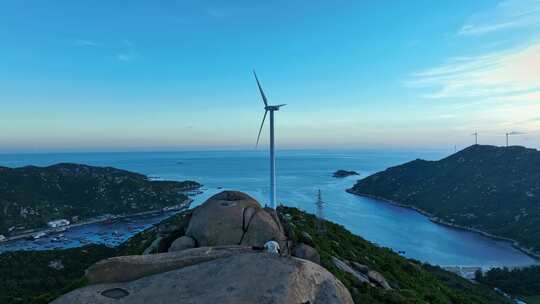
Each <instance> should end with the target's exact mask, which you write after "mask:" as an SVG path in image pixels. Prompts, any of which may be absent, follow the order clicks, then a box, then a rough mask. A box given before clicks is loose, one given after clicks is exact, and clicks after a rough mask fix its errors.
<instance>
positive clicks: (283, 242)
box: [52, 192, 353, 304]
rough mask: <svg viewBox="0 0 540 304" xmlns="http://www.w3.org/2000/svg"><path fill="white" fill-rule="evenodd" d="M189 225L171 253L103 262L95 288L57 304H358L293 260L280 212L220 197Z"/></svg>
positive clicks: (332, 281) (322, 272)
mask: <svg viewBox="0 0 540 304" xmlns="http://www.w3.org/2000/svg"><path fill="white" fill-rule="evenodd" d="M183 225H184V226H185V227H184V229H185V230H184V231H185V235H183V236H181V237H179V238H177V239H176V240H175V241H174V242H173V243H172V244H171V245H170V246H169V249H168V252H166V253H156V254H150V255H136V256H122V257H114V258H110V259H106V260H103V261H100V262H98V263H96V264H94V265H93V266H91V267H90V268H89V269H88V270H87V272H86V278H87V280H88V282H89V283H90V284H91V285H89V286H87V287H85V288H82V289H78V290H75V291H72V292H70V293H68V294H66V295H64V296H62V297H60V298H59V299H57V300H55V301H53V302H52V303H55V304H63V303H66V304H67V303H96V304H98V303H135V304H136V303H145V304H150V303H179V302H180V303H209V304H210V303H212V304H213V303H231V304H232V303H347V304H348V303H351V304H352V303H353V300H352V298H351V295H350V293H349V291H348V290H347V288H346V287H345V286H344V285H343V284H342V283H341V282H340V281H339V280H338V279H336V278H335V277H334V275H332V274H331V273H330V272H329V271H328V270H326V269H325V268H323V267H321V266H320V265H318V264H316V263H313V262H311V261H308V260H305V259H299V258H294V257H291V256H289V255H288V248H287V246H288V244H287V239H286V236H285V234H284V230H283V227H282V226H281V223H280V221H279V219H278V217H277V214H276V213H275V211H274V210H271V209H263V208H261V206H260V205H259V203H258V202H256V201H255V200H254V199H252V198H251V197H249V196H247V195H246V194H243V193H239V192H222V193H220V194H217V195H215V196H213V197H212V198H210V199H209V200H208V201H206V202H205V203H204V204H203V205H201V206H199V207H197V208H196V209H195V210H194V211H193V212H192V213H191V214H190V215H189V216H186V218H185V219H184V221H183ZM268 242H271V244H279V245H277V247H275V248H272V247H269V246H268ZM274 242H275V243H274ZM277 248H279V249H278V250H271V249H277Z"/></svg>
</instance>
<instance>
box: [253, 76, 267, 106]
mask: <svg viewBox="0 0 540 304" xmlns="http://www.w3.org/2000/svg"><path fill="white" fill-rule="evenodd" d="M253 75H255V80H256V81H257V86H258V87H259V92H261V97H262V100H263V102H264V106H265V107H268V100H266V95H264V91H263V89H262V87H261V84H260V83H259V78H257V73H255V70H253Z"/></svg>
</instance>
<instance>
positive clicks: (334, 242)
mask: <svg viewBox="0 0 540 304" xmlns="http://www.w3.org/2000/svg"><path fill="white" fill-rule="evenodd" d="M191 212H192V211H191V210H186V211H184V212H182V213H179V214H177V215H175V216H173V217H171V218H169V219H167V220H164V221H163V222H161V223H159V224H158V225H156V226H155V227H153V228H149V229H147V230H145V231H143V232H141V233H139V234H137V235H135V236H134V237H132V238H130V239H129V240H128V241H127V242H125V243H124V244H122V245H120V246H118V247H116V248H108V247H105V246H98V245H92V246H86V247H82V248H74V249H66V250H52V251H31V252H23V251H19V252H10V253H4V254H1V255H0V304H4V303H6V304H7V303H10V304H19V303H20V304H22V303H25V304H41V303H48V302H49V301H51V300H52V299H54V298H56V297H58V296H59V295H61V294H63V293H66V292H68V291H70V290H72V289H75V288H78V287H81V286H84V285H85V281H84V279H83V275H84V270H85V269H86V268H87V267H89V266H90V265H92V264H93V263H95V262H97V261H99V260H101V259H104V258H108V257H112V256H120V255H132V254H142V253H143V251H144V250H145V249H147V248H149V247H150V248H153V249H152V250H151V252H165V251H166V250H167V249H168V247H169V245H170V243H171V242H172V241H173V240H174V239H175V238H176V237H178V236H179V235H183V234H184V231H185V228H186V225H187V223H188V222H189V218H190V215H191ZM278 212H279V216H280V218H281V220H282V222H283V223H284V226H285V228H286V230H287V234H288V235H289V237H290V238H291V239H292V240H294V241H295V242H298V241H305V240H304V239H303V238H304V236H303V235H302V232H307V233H309V234H310V235H311V236H312V244H313V246H314V247H315V248H316V249H317V250H318V252H319V253H320V255H321V261H322V265H323V266H324V267H325V268H327V269H328V270H329V271H331V272H332V273H333V274H334V275H336V276H337V277H338V278H339V279H340V280H341V281H342V282H343V283H344V284H345V285H346V286H347V288H349V290H350V291H351V294H352V295H353V297H354V299H355V302H356V303H374V304H377V303H395V304H399V303H404V304H405V303H406V304H408V303H411V304H412V303H432V304H438V303H441V304H442V303H445V304H446V303H448V304H450V303H455V304H458V303H459V304H467V303H471V304H472V303H474V304H483V303H490V304H491V303H493V304H498V303H510V302H509V301H508V300H507V299H506V298H504V297H502V296H500V295H499V294H497V293H496V292H494V291H493V290H492V289H491V288H489V287H486V286H485V285H483V284H473V283H471V282H469V281H467V280H465V279H463V278H461V277H458V276H457V275H454V274H452V273H450V272H447V271H445V270H443V269H441V268H438V267H434V266H430V265H426V264H422V263H420V262H418V261H413V260H408V259H406V258H404V257H402V256H400V255H398V254H397V253H394V252H393V251H392V250H390V249H388V248H380V247H377V246H375V245H374V244H372V243H370V242H368V241H366V240H364V239H362V238H361V237H358V236H355V235H353V234H352V233H350V232H349V231H347V230H346V229H345V228H344V227H342V226H340V225H337V224H334V223H331V222H327V221H325V222H324V233H322V234H318V233H317V223H316V219H315V217H314V216H313V215H310V214H307V213H304V212H302V211H300V210H298V209H295V208H289V207H280V208H279V210H278ZM156 240H157V241H156ZM332 256H335V257H338V258H340V259H347V260H349V261H355V262H358V263H361V264H364V265H368V266H369V267H370V268H371V269H373V270H376V271H378V272H380V273H381V274H382V275H383V276H384V277H385V278H386V279H387V281H388V282H389V283H390V284H391V286H392V287H393V288H394V290H390V291H385V290H383V289H380V288H375V287H370V286H368V285H365V284H360V283H358V282H357V281H356V279H355V278H354V277H352V276H351V275H349V274H347V273H343V272H341V271H339V270H338V269H336V267H334V265H333V264H332V262H331V257H332ZM59 265H62V267H58V266H59Z"/></svg>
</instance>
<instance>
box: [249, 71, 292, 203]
mask: <svg viewBox="0 0 540 304" xmlns="http://www.w3.org/2000/svg"><path fill="white" fill-rule="evenodd" d="M253 75H254V76H255V80H256V81H257V86H258V87H259V92H260V93H261V98H262V101H263V103H264V116H263V119H262V122H261V128H260V129H259V135H258V136H257V144H256V145H255V147H257V146H258V145H259V139H260V138H261V132H262V129H263V126H264V120H265V119H266V114H268V112H270V207H271V208H272V209H276V154H275V151H274V111H279V108H281V107H283V106H285V104H280V105H275V106H272V105H268V99H266V95H265V94H264V91H263V89H262V87H261V84H260V83H259V78H257V74H256V73H255V70H253Z"/></svg>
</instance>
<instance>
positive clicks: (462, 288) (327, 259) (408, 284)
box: [278, 207, 511, 304]
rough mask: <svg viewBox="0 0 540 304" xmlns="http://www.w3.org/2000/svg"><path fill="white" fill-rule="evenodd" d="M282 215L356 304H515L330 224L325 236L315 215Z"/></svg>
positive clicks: (282, 212)
mask: <svg viewBox="0 0 540 304" xmlns="http://www.w3.org/2000/svg"><path fill="white" fill-rule="evenodd" d="M278 212H279V215H280V218H281V220H282V222H283V223H284V225H285V228H286V230H287V232H288V234H289V237H290V238H292V239H293V240H294V241H295V242H298V241H302V232H307V233H308V234H309V235H310V236H311V237H312V239H313V241H312V243H313V245H314V247H315V249H317V251H318V252H319V254H320V256H321V262H322V265H323V266H324V267H325V268H326V269H328V270H329V271H330V272H332V273H333V274H334V275H335V276H336V277H338V278H339V279H340V280H341V281H342V282H343V283H344V284H345V286H347V288H348V289H349V290H350V291H351V294H352V296H353V298H354V300H355V303H396V304H397V303H460V304H466V303H486V304H487V303H490V304H496V303H511V302H510V301H509V300H508V299H506V298H504V297H502V296H501V295H499V294H497V293H496V292H495V291H493V289H492V288H489V287H487V286H485V285H482V284H474V283H472V282H470V281H468V280H466V279H463V278H461V277H459V276H457V275H455V274H453V273H450V272H448V271H445V270H443V269H441V268H439V267H435V266H430V265H426V264H422V263H421V262H418V261H414V260H409V259H406V258H404V257H402V256H400V255H399V254H397V253H395V252H393V251H392V250H391V249H388V248H381V247H377V246H375V245H374V244H372V243H370V242H368V241H366V240H364V239H362V238H361V237H359V236H356V235H354V234H352V233H350V232H349V231H348V230H346V229H345V228H344V227H343V226H341V225H337V224H334V223H332V222H328V221H325V222H324V230H323V231H324V232H323V233H321V234H319V233H317V223H316V219H315V217H314V216H313V215H310V214H307V213H304V212H301V211H299V210H298V209H296V208H290V207H280V208H279V210H278ZM332 256H335V257H338V258H340V259H346V260H349V261H354V262H358V263H360V264H363V265H367V266H369V268H370V269H374V270H376V271H378V272H380V273H381V274H382V275H383V276H384V277H385V278H386V280H387V281H388V282H389V283H390V285H391V286H392V287H393V288H394V290H388V291H387V290H383V289H380V288H374V287H370V286H368V285H366V284H360V283H359V282H358V281H357V280H356V279H355V278H354V277H352V276H351V275H350V274H348V273H344V272H342V271H340V270H338V269H337V268H336V267H335V266H334V265H333V263H332V261H331V258H332Z"/></svg>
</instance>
